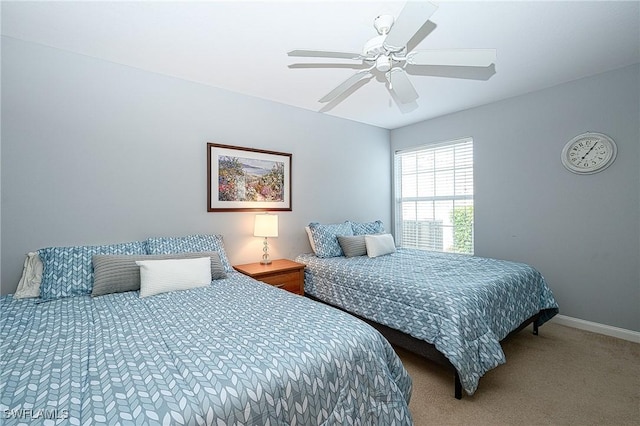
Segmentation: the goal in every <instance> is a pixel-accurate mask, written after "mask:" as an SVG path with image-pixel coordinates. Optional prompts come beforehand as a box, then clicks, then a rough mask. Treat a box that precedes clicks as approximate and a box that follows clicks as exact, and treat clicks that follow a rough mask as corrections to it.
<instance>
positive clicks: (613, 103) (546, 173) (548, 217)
mask: <svg viewBox="0 0 640 426" xmlns="http://www.w3.org/2000/svg"><path fill="white" fill-rule="evenodd" d="M639 123H640V66H638V65H634V66H630V67H626V68H622V69H620V70H616V71H611V72H608V73H604V74H600V75H597V76H594V77H590V78H585V79H582V80H578V81H574V82H570V83H566V84H563V85H559V86H556V87H552V88H549V89H546V90H542V91H539V92H535V93H530V94H527V95H524V96H520V97H516V98H511V99H508V100H505V101H501V102H496V103H492V104H489V105H485V106H481V107H478V108H473V109H469V110H466V111H462V112H459V113H455V114H451V115H447V116H443V117H439V118H436V119H433V120H428V121H424V122H421V123H417V124H414V125H411V126H407V127H403V128H400V129H396V130H392V131H391V145H392V150H397V149H402V148H406V147H410V146H414V145H421V144H425V143H432V142H438V141H446V140H451V139H457V138H461V137H467V136H471V137H473V140H474V155H475V162H474V167H475V174H474V177H475V254H476V255H479V256H485V257H495V258H502V259H510V260H515V261H522V262H526V263H529V264H531V265H533V266H535V267H537V268H538V269H539V270H540V271H541V272H542V273H543V275H544V276H545V278H546V279H547V281H548V283H549V285H550V286H551V288H552V290H553V293H554V295H555V296H556V298H557V300H558V303H559V305H560V313H561V314H564V315H567V316H570V317H574V318H580V319H584V320H587V321H593V322H597V323H601V324H607V325H610V326H615V327H621V328H625V329H629V330H634V331H640V149H639V146H640V124H639ZM586 131H593V132H600V133H605V134H607V135H609V136H611V137H612V138H613V139H614V140H615V141H616V143H617V145H618V157H617V160H616V161H615V163H614V164H613V165H612V166H611V167H609V168H608V169H606V170H604V171H603V172H601V173H597V174H594V175H587V176H579V175H575V174H573V173H570V172H568V171H567V170H565V169H564V167H563V166H562V164H561V162H560V152H561V151H562V148H563V146H564V144H565V143H566V142H568V141H569V140H570V139H571V138H573V137H574V136H576V135H578V134H580V133H583V132H586Z"/></svg>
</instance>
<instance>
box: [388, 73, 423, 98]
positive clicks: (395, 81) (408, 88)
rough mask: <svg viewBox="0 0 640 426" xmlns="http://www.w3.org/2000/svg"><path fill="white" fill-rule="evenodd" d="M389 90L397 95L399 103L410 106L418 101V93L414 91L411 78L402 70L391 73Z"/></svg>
mask: <svg viewBox="0 0 640 426" xmlns="http://www.w3.org/2000/svg"><path fill="white" fill-rule="evenodd" d="M389 89H390V90H393V92H394V93H395V94H396V96H397V98H398V101H400V102H401V103H403V104H408V103H411V102H413V101H415V100H416V99H418V92H416V89H414V87H413V84H411V82H410V81H409V77H407V74H406V73H405V72H404V70H403V69H401V68H393V69H391V71H389Z"/></svg>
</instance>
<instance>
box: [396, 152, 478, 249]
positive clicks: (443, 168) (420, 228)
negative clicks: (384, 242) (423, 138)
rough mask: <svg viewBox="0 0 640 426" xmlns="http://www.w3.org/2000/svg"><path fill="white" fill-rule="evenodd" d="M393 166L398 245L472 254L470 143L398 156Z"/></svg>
mask: <svg viewBox="0 0 640 426" xmlns="http://www.w3.org/2000/svg"><path fill="white" fill-rule="evenodd" d="M394 163H395V167H394V175H395V198H396V203H395V204H396V206H395V207H396V212H395V218H396V221H395V222H396V223H395V228H396V229H395V235H396V241H397V244H398V245H400V246H402V247H408V248H417V249H422V250H434V251H444V252H454V253H468V254H473V140H472V139H461V140H456V141H452V142H446V143H441V144H434V145H427V146H422V147H419V148H413V149H408V150H403V151H397V152H396V153H395V158H394Z"/></svg>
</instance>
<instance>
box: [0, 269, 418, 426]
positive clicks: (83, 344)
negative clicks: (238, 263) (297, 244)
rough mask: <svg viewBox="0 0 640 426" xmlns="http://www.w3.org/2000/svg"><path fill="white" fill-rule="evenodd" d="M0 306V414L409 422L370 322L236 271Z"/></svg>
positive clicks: (114, 419) (165, 420) (98, 420)
mask: <svg viewBox="0 0 640 426" xmlns="http://www.w3.org/2000/svg"><path fill="white" fill-rule="evenodd" d="M0 315H1V320H0V386H1V387H0V409H1V410H2V412H1V413H0V415H1V416H2V418H3V420H2V423H3V424H18V423H24V424H31V421H30V419H31V418H38V419H40V420H41V421H42V419H43V418H49V420H47V421H46V423H49V424H54V423H56V424H57V423H59V424H73V425H85V424H141V425H153V424H172V425H176V424H190V425H195V424H213V425H225V426H226V425H236V424H238V425H239V424H242V425H296V424H297V425H310V424H325V425H337V424H349V425H351V424H385V425H392V424H395V425H408V424H411V416H410V414H409V411H408V407H407V405H408V401H409V398H410V393H411V380H410V378H409V376H408V374H407V372H406V371H405V369H404V368H403V366H402V364H401V362H400V360H399V358H398V357H397V356H396V354H395V353H394V351H393V349H392V348H391V346H390V345H389V344H388V342H387V341H386V340H385V339H384V338H383V337H382V336H380V335H379V333H378V332H377V331H375V330H374V329H372V328H371V327H369V326H368V325H366V324H365V323H363V322H361V321H359V320H355V319H354V318H353V317H351V316H350V315H348V314H345V313H343V312H340V311H338V310H336V309H333V308H330V307H328V306H324V305H322V304H319V303H316V302H313V301H311V300H308V299H305V298H303V297H300V296H295V295H292V294H290V293H287V292H285V291H282V290H278V289H276V288H273V287H270V286H268V285H265V284H262V283H259V282H257V281H254V280H252V279H251V278H248V277H245V276H244V275H241V274H239V273H236V272H232V273H230V274H229V277H228V278H227V279H224V280H218V281H214V283H213V284H212V285H211V286H210V287H205V288H198V289H193V290H187V291H178V292H172V293H165V294H161V295H157V296H153V297H148V298H143V299H140V298H139V297H138V292H128V293H120V294H110V295H106V296H101V297H96V298H91V297H90V296H77V297H72V298H66V299H59V300H54V301H50V302H46V303H36V300H34V299H31V300H30V299H23V300H13V298H12V297H11V296H4V297H2V298H1V299H0Z"/></svg>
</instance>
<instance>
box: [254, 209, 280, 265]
mask: <svg viewBox="0 0 640 426" xmlns="http://www.w3.org/2000/svg"><path fill="white" fill-rule="evenodd" d="M253 236H254V237H264V245H263V247H262V260H261V261H260V263H261V264H263V265H269V264H270V263H271V259H269V243H268V242H267V238H268V237H277V236H278V216H277V215H275V214H268V213H265V214H257V215H256V220H255V223H254V227H253Z"/></svg>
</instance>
